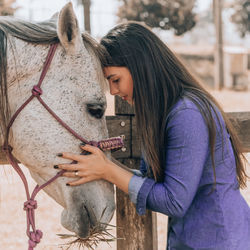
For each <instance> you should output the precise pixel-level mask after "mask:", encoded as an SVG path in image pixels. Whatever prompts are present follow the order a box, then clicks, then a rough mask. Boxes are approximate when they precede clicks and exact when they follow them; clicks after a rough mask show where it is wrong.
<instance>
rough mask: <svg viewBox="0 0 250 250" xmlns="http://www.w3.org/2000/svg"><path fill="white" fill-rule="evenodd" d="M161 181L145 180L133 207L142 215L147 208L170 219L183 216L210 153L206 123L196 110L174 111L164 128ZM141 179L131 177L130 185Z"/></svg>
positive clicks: (134, 191) (138, 190)
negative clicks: (164, 157)
mask: <svg viewBox="0 0 250 250" xmlns="http://www.w3.org/2000/svg"><path fill="white" fill-rule="evenodd" d="M166 135H167V145H166V163H165V172H164V182H163V183H156V182H155V181H154V180H153V179H150V178H146V179H145V178H144V179H145V180H144V181H143V183H142V185H141V186H139V187H138V186H137V187H136V188H135V189H134V190H131V191H130V192H131V193H137V198H136V208H137V212H138V213H139V214H144V213H145V211H146V208H148V209H150V210H153V211H156V212H160V213H164V214H166V215H169V216H174V217H182V216H183V215H184V214H185V213H186V211H187V209H188V208H189V206H190V204H191V203H192V201H193V198H194V196H195V194H196V192H197V189H198V186H199V183H200V179H201V175H202V172H203V169H204V166H205V161H206V158H207V155H208V152H209V147H208V146H209V139H208V130H207V126H206V123H205V121H204V119H203V117H202V115H201V113H200V112H199V111H198V110H197V109H192V108H185V109H182V110H179V111H178V112H176V113H175V114H174V115H173V117H172V118H171V120H170V121H169V123H168V125H167V131H166ZM142 179H143V178H141V177H138V176H134V177H133V178H132V179H131V182H130V186H132V187H133V186H134V185H133V184H135V183H138V182H139V181H140V180H142Z"/></svg>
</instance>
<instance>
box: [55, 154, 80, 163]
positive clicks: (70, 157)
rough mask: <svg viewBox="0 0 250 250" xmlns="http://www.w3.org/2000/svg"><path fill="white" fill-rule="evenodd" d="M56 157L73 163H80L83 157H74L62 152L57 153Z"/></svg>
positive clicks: (74, 155)
mask: <svg viewBox="0 0 250 250" xmlns="http://www.w3.org/2000/svg"><path fill="white" fill-rule="evenodd" d="M57 156H59V157H62V158H65V159H69V160H74V161H81V160H83V157H84V156H83V155H76V154H72V153H69V152H63V153H59V154H57Z"/></svg>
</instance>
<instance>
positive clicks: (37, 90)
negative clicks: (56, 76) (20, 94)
mask: <svg viewBox="0 0 250 250" xmlns="http://www.w3.org/2000/svg"><path fill="white" fill-rule="evenodd" d="M31 92H32V95H33V96H40V95H42V93H43V91H42V89H41V88H40V87H39V86H38V85H35V86H33V88H32V91H31Z"/></svg>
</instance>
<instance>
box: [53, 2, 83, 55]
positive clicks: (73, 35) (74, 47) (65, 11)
mask: <svg viewBox="0 0 250 250" xmlns="http://www.w3.org/2000/svg"><path fill="white" fill-rule="evenodd" d="M57 35H58V38H59V40H60V43H61V44H62V46H63V47H64V48H65V50H66V52H69V53H70V54H74V53H77V52H79V51H80V50H81V49H82V48H83V47H84V45H83V42H82V37H81V33H80V29H79V25H78V20H77V18H76V15H75V12H74V10H73V6H72V3H71V2H69V3H67V4H66V5H65V6H64V7H63V8H62V10H61V11H60V13H59V16H58V23H57Z"/></svg>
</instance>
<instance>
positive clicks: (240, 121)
mask: <svg viewBox="0 0 250 250" xmlns="http://www.w3.org/2000/svg"><path fill="white" fill-rule="evenodd" d="M227 114H228V116H229V119H230V120H231V122H232V124H233V126H234V127H235V128H236V131H237V135H238V137H239V139H240V141H241V144H242V146H243V152H250V112H231V113H227Z"/></svg>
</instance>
